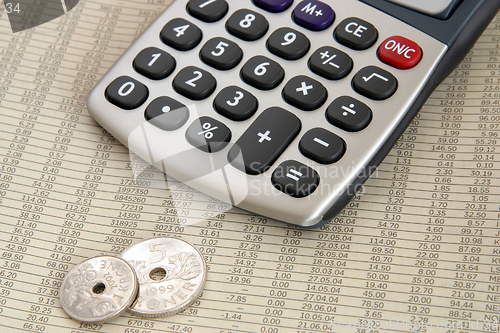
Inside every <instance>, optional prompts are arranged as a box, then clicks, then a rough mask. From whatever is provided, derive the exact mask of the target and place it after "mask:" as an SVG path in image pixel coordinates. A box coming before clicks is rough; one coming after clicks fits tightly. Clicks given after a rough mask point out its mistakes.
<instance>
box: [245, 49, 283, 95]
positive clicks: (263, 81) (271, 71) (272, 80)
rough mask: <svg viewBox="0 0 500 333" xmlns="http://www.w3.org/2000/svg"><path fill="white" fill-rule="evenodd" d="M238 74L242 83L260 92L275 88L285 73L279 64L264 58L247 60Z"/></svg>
mask: <svg viewBox="0 0 500 333" xmlns="http://www.w3.org/2000/svg"><path fill="white" fill-rule="evenodd" d="M240 74H241V77H242V79H243V81H245V82H246V83H248V84H249V85H251V86H253V87H255V88H257V89H260V90H271V89H274V88H276V87H277V86H279V85H280V83H281V82H282V81H283V78H284V77H285V71H284V70H283V68H282V67H281V66H280V64H278V63H277V62H276V61H274V60H271V59H269V58H267V57H264V56H255V57H253V58H251V59H249V60H248V61H247V62H246V63H245V65H244V66H243V68H242V69H241V72H240Z"/></svg>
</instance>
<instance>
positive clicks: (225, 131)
mask: <svg viewBox="0 0 500 333" xmlns="http://www.w3.org/2000/svg"><path fill="white" fill-rule="evenodd" d="M186 140H187V141H188V142H189V143H190V144H191V145H193V146H195V147H196V148H198V149H200V150H202V151H204V152H206V153H216V152H218V151H220V150H222V149H224V148H225V147H226V146H227V144H228V142H229V141H231V131H230V130H229V128H227V126H226V125H224V124H223V123H221V122H220V121H218V120H216V119H213V118H210V117H206V116H204V117H200V118H198V119H197V120H195V121H194V122H193V123H192V124H191V126H189V128H188V129H187V131H186Z"/></svg>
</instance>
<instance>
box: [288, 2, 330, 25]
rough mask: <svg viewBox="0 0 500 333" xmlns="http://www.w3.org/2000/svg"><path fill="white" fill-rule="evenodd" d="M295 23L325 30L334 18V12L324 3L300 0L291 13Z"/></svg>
mask: <svg viewBox="0 0 500 333" xmlns="http://www.w3.org/2000/svg"><path fill="white" fill-rule="evenodd" d="M292 17H293V19H294V20H295V23H297V24H298V25H300V26H302V27H304V28H306V29H309V30H313V31H321V30H325V29H326V28H328V27H329V26H331V25H332V23H333V21H334V20H335V12H334V11H333V9H332V7H330V6H328V5H327V4H326V3H324V2H321V1H316V0H309V1H308V0H306V1H302V2H301V3H299V4H298V5H297V7H295V9H294V10H293V14H292Z"/></svg>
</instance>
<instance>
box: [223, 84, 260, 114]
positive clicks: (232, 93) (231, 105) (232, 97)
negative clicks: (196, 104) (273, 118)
mask: <svg viewBox="0 0 500 333" xmlns="http://www.w3.org/2000/svg"><path fill="white" fill-rule="evenodd" d="M258 106H259V103H258V102H257V98H255V97H254V96H253V95H252V94H251V93H249V92H248V91H246V90H245V89H241V88H240V87H237V86H229V87H226V88H224V89H222V90H221V91H220V92H219V94H218V95H217V97H215V101H214V108H215V111H217V112H218V113H220V114H221V115H223V116H225V117H227V118H229V119H231V120H235V121H242V120H247V119H248V118H250V117H251V116H253V115H254V114H255V112H256V111H257V108H258Z"/></svg>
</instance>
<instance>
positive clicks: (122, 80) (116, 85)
mask: <svg viewBox="0 0 500 333" xmlns="http://www.w3.org/2000/svg"><path fill="white" fill-rule="evenodd" d="M105 96H106V99H107V100H108V101H109V102H111V103H113V104H114V105H116V106H118V107H120V108H122V109H125V110H131V109H135V108H138V107H139V106H141V105H142V104H143V103H144V102H145V101H146V100H147V99H148V96H149V90H148V88H147V87H146V86H145V85H144V84H142V83H140V82H139V81H137V80H135V79H133V78H131V77H129V76H120V77H117V78H116V79H114V80H113V82H111V83H110V84H109V85H108V87H107V88H106V92H105Z"/></svg>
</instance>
